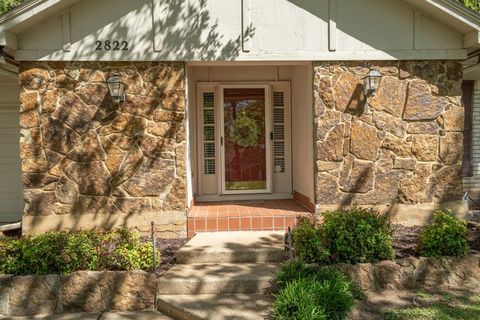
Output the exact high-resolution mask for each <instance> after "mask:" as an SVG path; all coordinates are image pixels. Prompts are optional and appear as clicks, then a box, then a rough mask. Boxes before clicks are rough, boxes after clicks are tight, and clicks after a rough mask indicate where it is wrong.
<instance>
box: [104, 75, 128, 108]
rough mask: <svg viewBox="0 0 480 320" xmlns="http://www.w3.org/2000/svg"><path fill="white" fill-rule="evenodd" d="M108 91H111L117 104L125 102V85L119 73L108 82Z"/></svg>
mask: <svg viewBox="0 0 480 320" xmlns="http://www.w3.org/2000/svg"><path fill="white" fill-rule="evenodd" d="M107 85H108V91H110V96H112V99H113V101H115V102H124V101H125V93H124V90H125V83H123V82H122V80H121V79H120V77H119V76H118V73H114V74H113V75H112V76H111V77H110V78H108V80H107Z"/></svg>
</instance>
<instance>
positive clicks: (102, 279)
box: [61, 271, 156, 312]
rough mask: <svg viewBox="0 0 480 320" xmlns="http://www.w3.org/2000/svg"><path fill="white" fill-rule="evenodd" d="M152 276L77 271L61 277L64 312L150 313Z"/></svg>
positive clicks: (153, 283)
mask: <svg viewBox="0 0 480 320" xmlns="http://www.w3.org/2000/svg"><path fill="white" fill-rule="evenodd" d="M155 283H156V282H155V275H154V274H152V273H146V272H143V271H129V272H111V271H106V272H98V271H97V272H95V271H80V272H74V273H72V274H70V275H68V276H63V277H62V299H61V301H62V304H63V305H62V306H63V310H64V312H78V311H87V312H102V311H109V310H117V311H128V310H144V309H153V308H154V303H155V294H156V285H155Z"/></svg>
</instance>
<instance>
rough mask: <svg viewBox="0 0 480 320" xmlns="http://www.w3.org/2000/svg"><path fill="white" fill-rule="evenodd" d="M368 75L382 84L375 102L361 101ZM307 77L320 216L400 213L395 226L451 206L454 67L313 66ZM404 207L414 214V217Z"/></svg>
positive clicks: (455, 197)
mask: <svg viewBox="0 0 480 320" xmlns="http://www.w3.org/2000/svg"><path fill="white" fill-rule="evenodd" d="M370 68H373V69H377V70H378V71H380V72H381V73H382V75H383V78H382V81H381V84H380V88H379V90H378V93H377V94H376V96H374V97H369V98H368V99H366V98H365V97H364V95H363V80H362V78H363V77H364V76H365V75H366V74H367V73H368V71H369V69H370ZM314 77H315V78H314V95H315V97H314V98H315V123H316V139H317V145H316V160H317V163H316V172H317V174H316V203H317V205H318V206H319V207H320V210H322V208H324V209H330V208H333V207H340V206H376V207H378V208H383V209H382V210H387V211H388V210H396V211H397V212H400V211H402V210H403V213H401V214H400V215H403V217H401V218H399V219H400V220H405V219H413V220H422V219H423V218H424V217H422V216H423V215H424V213H425V212H426V211H429V212H431V210H432V209H433V208H435V207H437V206H441V205H443V204H451V205H452V206H453V204H458V201H459V200H461V196H462V166H461V161H462V147H463V133H462V131H463V119H464V110H463V107H462V104H461V94H462V91H461V79H462V67H461V64H460V63H459V62H456V61H423V62H413V61H412V62H380V63H373V64H368V65H367V64H365V63H360V62H346V63H342V62H338V63H335V62H326V63H316V64H315V65H314ZM394 208H395V209H394ZM399 208H403V209H399ZM412 208H413V209H415V210H417V209H418V210H420V211H422V210H423V211H422V214H420V216H417V217H414V216H415V210H413V211H412V210H411V209H412ZM405 209H406V210H405ZM457 209H458V210H464V206H462V205H461V204H460V205H459V206H458V208H457ZM420 211H419V212H420ZM411 222H412V221H411ZM416 222H418V221H416ZM420 222H422V221H420Z"/></svg>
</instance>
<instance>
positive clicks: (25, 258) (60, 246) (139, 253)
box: [0, 229, 160, 274]
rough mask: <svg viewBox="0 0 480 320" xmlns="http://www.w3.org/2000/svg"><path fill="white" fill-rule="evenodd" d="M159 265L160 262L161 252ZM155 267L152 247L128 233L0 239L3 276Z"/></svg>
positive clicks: (0, 262) (47, 235)
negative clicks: (4, 274)
mask: <svg viewBox="0 0 480 320" xmlns="http://www.w3.org/2000/svg"><path fill="white" fill-rule="evenodd" d="M156 261H157V262H159V261H160V255H159V253H158V252H157V259H156ZM152 267H153V253H152V247H151V244H150V243H144V242H142V241H141V240H140V238H139V236H138V234H136V233H134V232H132V231H129V230H126V229H119V230H114V231H109V232H90V231H82V232H77V233H66V232H49V233H45V234H42V235H38V236H35V237H23V238H20V239H15V238H0V273H8V274H49V273H58V274H67V273H71V272H73V271H78V270H134V269H143V270H151V269H152Z"/></svg>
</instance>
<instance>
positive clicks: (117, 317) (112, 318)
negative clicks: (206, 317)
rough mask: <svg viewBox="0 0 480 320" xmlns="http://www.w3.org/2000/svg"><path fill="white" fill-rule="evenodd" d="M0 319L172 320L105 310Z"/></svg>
mask: <svg viewBox="0 0 480 320" xmlns="http://www.w3.org/2000/svg"><path fill="white" fill-rule="evenodd" d="M0 319H2V320H7V319H9V320H10V319H11V320H172V318H170V317H167V316H165V315H163V314H161V313H160V312H157V311H132V312H105V313H88V312H81V313H68V314H67V313H66V314H56V315H51V316H31V317H2V316H0Z"/></svg>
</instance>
